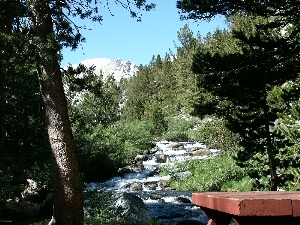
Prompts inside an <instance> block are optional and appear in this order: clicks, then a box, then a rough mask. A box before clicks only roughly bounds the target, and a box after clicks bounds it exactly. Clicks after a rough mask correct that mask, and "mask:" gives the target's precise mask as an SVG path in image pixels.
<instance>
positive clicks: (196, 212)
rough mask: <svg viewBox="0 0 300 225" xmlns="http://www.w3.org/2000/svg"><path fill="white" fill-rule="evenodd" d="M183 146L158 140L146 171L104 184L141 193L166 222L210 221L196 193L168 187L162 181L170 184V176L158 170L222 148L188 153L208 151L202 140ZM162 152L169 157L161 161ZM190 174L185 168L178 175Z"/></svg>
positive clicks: (145, 163)
mask: <svg viewBox="0 0 300 225" xmlns="http://www.w3.org/2000/svg"><path fill="white" fill-rule="evenodd" d="M180 145H181V146H180V147H178V146H177V147H171V146H172V143H170V142H167V141H164V142H158V143H156V147H155V153H152V154H148V155H147V160H144V161H143V167H144V169H143V170H142V171H140V172H132V173H126V174H124V175H123V176H119V177H114V178H112V179H110V180H108V181H106V182H105V183H103V184H102V185H103V186H104V188H105V189H107V190H112V191H117V192H130V193H134V194H135V195H137V196H139V197H140V198H141V199H143V201H144V203H145V205H146V207H147V209H148V211H149V213H150V215H151V217H152V218H153V219H155V220H157V221H159V222H162V223H164V224H169V225H176V224H177V223H178V222H179V221H184V220H197V221H200V222H203V223H205V224H206V223H207V218H206V217H205V216H204V215H203V214H202V213H201V211H200V208H199V207H198V206H196V205H193V204H192V203H191V195H192V193H191V192H184V191H176V190H170V188H167V187H164V186H163V185H161V184H163V183H166V179H168V176H166V177H161V176H160V175H159V174H158V173H157V172H155V171H156V170H157V168H159V167H160V166H162V165H172V164H174V163H175V162H177V161H181V162H182V161H185V160H188V159H192V158H193V159H199V160H204V159H206V158H208V157H214V156H215V155H217V154H218V152H219V151H218V150H211V149H210V152H211V153H212V154H211V155H203V156H192V155H191V154H187V153H188V152H191V150H193V149H194V150H195V149H197V150H201V149H202V150H205V149H206V146H205V145H204V144H202V143H198V142H180ZM161 155H164V156H166V155H167V156H168V157H167V160H166V161H165V162H158V159H157V157H158V156H161ZM189 174H190V172H189V171H185V172H182V173H179V174H177V175H178V176H179V177H180V176H188V175H189ZM95 185H96V184H95ZM134 187H135V188H134Z"/></svg>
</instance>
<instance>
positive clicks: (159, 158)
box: [155, 154, 169, 163]
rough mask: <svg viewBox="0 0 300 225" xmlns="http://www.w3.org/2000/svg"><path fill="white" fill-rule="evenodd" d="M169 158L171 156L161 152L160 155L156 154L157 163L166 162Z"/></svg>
mask: <svg viewBox="0 0 300 225" xmlns="http://www.w3.org/2000/svg"><path fill="white" fill-rule="evenodd" d="M168 158H169V156H168V155H165V154H159V155H156V160H155V162H157V163H166V162H167V159H168Z"/></svg>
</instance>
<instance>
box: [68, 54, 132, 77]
mask: <svg viewBox="0 0 300 225" xmlns="http://www.w3.org/2000/svg"><path fill="white" fill-rule="evenodd" d="M79 63H81V64H83V65H85V66H87V67H90V66H95V73H96V74H97V73H100V71H102V73H103V78H104V79H105V78H106V77H107V76H108V75H113V76H114V78H115V79H116V81H117V82H119V81H120V80H121V78H130V77H131V76H133V75H134V74H135V73H136V72H137V71H138V67H137V66H136V65H135V64H134V63H132V62H130V61H123V60H121V59H115V60H111V59H107V58H94V59H86V60H83V61H81V62H79ZM79 63H77V64H72V66H73V67H74V68H75V67H77V66H78V65H79Z"/></svg>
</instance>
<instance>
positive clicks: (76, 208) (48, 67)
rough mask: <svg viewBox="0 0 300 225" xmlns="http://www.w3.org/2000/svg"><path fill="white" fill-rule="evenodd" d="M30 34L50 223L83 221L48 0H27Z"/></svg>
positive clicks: (81, 199)
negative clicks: (50, 192)
mask: <svg viewBox="0 0 300 225" xmlns="http://www.w3.org/2000/svg"><path fill="white" fill-rule="evenodd" d="M27 7H28V13H29V15H30V23H31V24H30V25H31V28H32V29H31V35H32V36H31V37H32V42H33V45H34V47H35V51H36V66H37V70H38V75H39V79H40V89H41V94H42V98H43V101H44V107H45V114H46V123H47V126H48V136H49V141H50V144H51V148H52V155H53V164H54V191H55V192H54V211H53V218H52V220H51V222H50V223H51V224H57V225H75V224H76V225H77V224H78V225H81V224H83V190H82V186H83V185H82V182H81V179H80V173H79V169H78V164H77V159H76V151H75V142H74V139H73V135H72V130H71V124H70V120H69V116H68V110H67V101H66V97H65V94H64V90H63V83H62V73H61V70H60V64H59V55H58V49H59V48H58V42H57V41H56V39H55V33H54V27H53V22H52V18H51V9H50V6H49V0H28V1H27Z"/></svg>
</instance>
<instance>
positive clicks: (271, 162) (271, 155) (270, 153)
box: [264, 99, 278, 191]
mask: <svg viewBox="0 0 300 225" xmlns="http://www.w3.org/2000/svg"><path fill="white" fill-rule="evenodd" d="M268 113H269V107H268V105H267V100H266V99H265V102H264V117H265V118H264V120H265V132H266V138H267V154H268V160H269V168H270V175H271V182H270V191H277V186H278V184H277V174H276V170H277V168H276V167H277V166H276V161H275V156H274V146H273V144H272V139H271V134H270V123H269V119H268Z"/></svg>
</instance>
